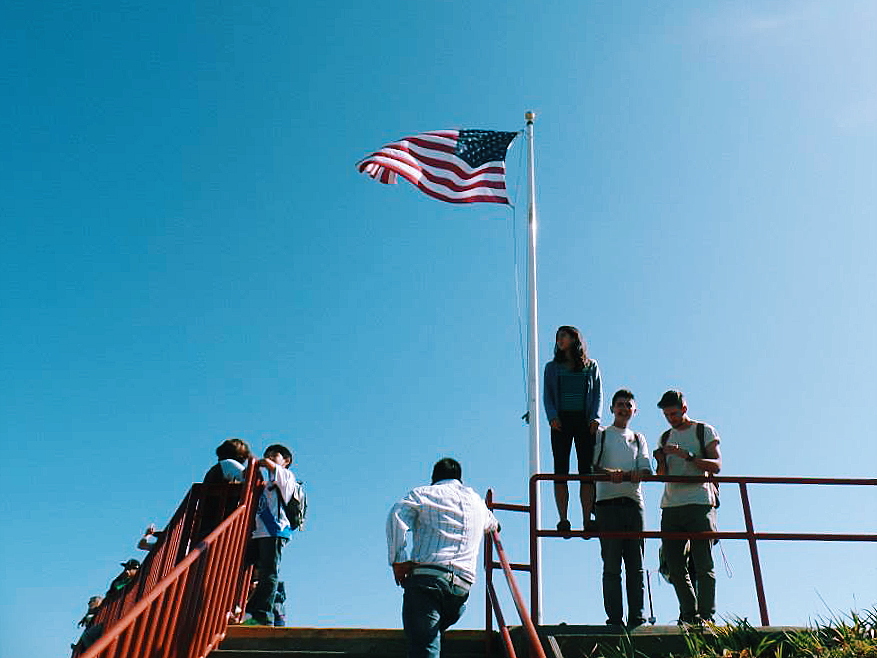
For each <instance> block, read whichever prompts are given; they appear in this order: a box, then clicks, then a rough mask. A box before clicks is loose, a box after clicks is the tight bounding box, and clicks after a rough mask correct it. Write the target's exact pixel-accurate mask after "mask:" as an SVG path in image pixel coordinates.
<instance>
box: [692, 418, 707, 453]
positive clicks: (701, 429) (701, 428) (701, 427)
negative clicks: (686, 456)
mask: <svg viewBox="0 0 877 658" xmlns="http://www.w3.org/2000/svg"><path fill="white" fill-rule="evenodd" d="M704 432H705V429H704V425H703V423H698V424H697V425H696V426H695V427H694V433H695V434H696V435H697V442H698V443H699V444H700V454H701V455H702V456H703V457H704V458H706V443H704V438H703V437H704Z"/></svg>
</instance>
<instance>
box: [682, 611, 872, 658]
mask: <svg viewBox="0 0 877 658" xmlns="http://www.w3.org/2000/svg"><path fill="white" fill-rule="evenodd" d="M685 638H686V645H687V646H688V654H687V656H685V658H877V608H875V609H874V610H871V611H866V612H864V613H856V612H853V613H851V614H850V615H849V616H848V617H843V618H837V619H833V620H829V621H826V622H821V623H817V624H816V626H814V627H813V628H809V629H807V630H803V631H794V632H788V631H787V632H783V633H774V634H770V635H765V634H764V633H759V632H758V630H757V629H755V628H754V627H753V626H752V625H751V624H750V623H749V622H748V621H746V620H745V619H742V620H740V619H737V620H734V621H732V623H729V624H727V625H725V626H713V627H711V628H710V629H709V630H708V631H706V630H705V631H695V632H689V633H686V636H685ZM676 658H683V657H682V656H678V657H676Z"/></svg>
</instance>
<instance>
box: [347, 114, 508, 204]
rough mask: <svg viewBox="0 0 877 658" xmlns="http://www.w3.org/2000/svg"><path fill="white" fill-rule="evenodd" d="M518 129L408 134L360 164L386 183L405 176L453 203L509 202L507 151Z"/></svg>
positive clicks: (432, 194) (437, 131)
mask: <svg viewBox="0 0 877 658" xmlns="http://www.w3.org/2000/svg"><path fill="white" fill-rule="evenodd" d="M517 135H518V133H516V132H500V131H496V130H435V131H432V132H426V133H421V134H420V135H415V136H414V137H406V138H404V139H400V140H399V141H398V142H393V143H392V144H387V145H386V146H385V147H383V148H382V149H380V150H379V151H376V152H374V153H372V154H371V155H369V156H368V157H366V158H364V159H363V160H360V161H359V163H357V169H359V171H360V173H364V174H368V175H369V176H371V177H372V178H374V179H375V180H377V181H380V182H381V183H384V184H395V183H396V176H397V175H399V176H402V177H403V178H405V179H406V180H408V181H409V182H410V183H411V184H412V185H415V186H417V187H419V188H420V189H421V190H423V191H424V192H426V193H427V194H429V195H430V196H433V197H435V198H436V199H439V200H441V201H447V202H449V203H475V202H485V203H506V204H507V203H508V202H509V198H508V195H507V194H506V186H505V156H506V151H508V147H509V144H511V142H512V140H513V139H514V138H515V137H516V136H517Z"/></svg>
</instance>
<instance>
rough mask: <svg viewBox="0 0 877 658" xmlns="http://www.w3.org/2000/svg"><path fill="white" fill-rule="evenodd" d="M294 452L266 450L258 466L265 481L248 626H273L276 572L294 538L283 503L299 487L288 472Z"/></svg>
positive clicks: (255, 540)
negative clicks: (287, 544)
mask: <svg viewBox="0 0 877 658" xmlns="http://www.w3.org/2000/svg"><path fill="white" fill-rule="evenodd" d="M291 463H292V452H291V451H290V450H289V448H287V447H286V446H283V445H280V444H275V445H271V446H268V447H267V448H266V449H265V456H264V457H263V458H262V459H260V460H259V462H258V466H259V470H260V472H261V474H262V479H263V480H264V482H265V488H264V489H263V490H262V495H261V496H260V498H259V505H258V508H257V509H256V524H255V528H254V530H253V539H252V544H253V547H254V553H255V555H254V557H255V566H256V569H258V571H259V583H258V584H257V585H256V588H255V589H254V590H253V593H252V595H250V600H249V602H248V603H247V612H249V613H250V616H251V618H250V619H248V620H247V621H245V622H244V624H245V625H248V626H273V625H274V603H275V600H276V598H277V573H278V570H279V567H280V557H281V553H282V551H283V547H284V546H285V545H286V542H288V541H289V538H290V537H291V536H292V527H291V526H290V524H289V519H288V518H287V517H286V510H285V509H284V503H288V502H289V499H290V498H291V496H292V494H293V490H294V488H295V485H296V480H295V475H294V474H293V473H292V471H290V470H289V468H288V467H289V465H290V464H291Z"/></svg>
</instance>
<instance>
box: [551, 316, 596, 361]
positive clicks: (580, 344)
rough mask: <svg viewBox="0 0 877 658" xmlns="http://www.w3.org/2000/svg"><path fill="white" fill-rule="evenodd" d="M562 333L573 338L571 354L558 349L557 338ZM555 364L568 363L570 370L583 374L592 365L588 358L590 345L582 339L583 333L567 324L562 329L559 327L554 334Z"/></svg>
mask: <svg viewBox="0 0 877 658" xmlns="http://www.w3.org/2000/svg"><path fill="white" fill-rule="evenodd" d="M561 333H564V334H566V335H568V336H569V337H570V338H572V345H571V346H570V348H569V353H567V352H564V351H563V350H559V349H558V348H557V337H558V336H560V334H561ZM554 362H555V363H568V364H569V366H570V370H572V371H573V372H581V371H582V370H584V369H585V367H586V366H588V365H589V364H590V363H591V360H590V359H589V358H588V344H587V343H586V342H585V339H584V338H582V332H581V331H579V330H578V329H576V328H575V327H571V326H569V325H566V324H565V325H563V326H562V327H558V329H557V331H556V332H555V334H554Z"/></svg>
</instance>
